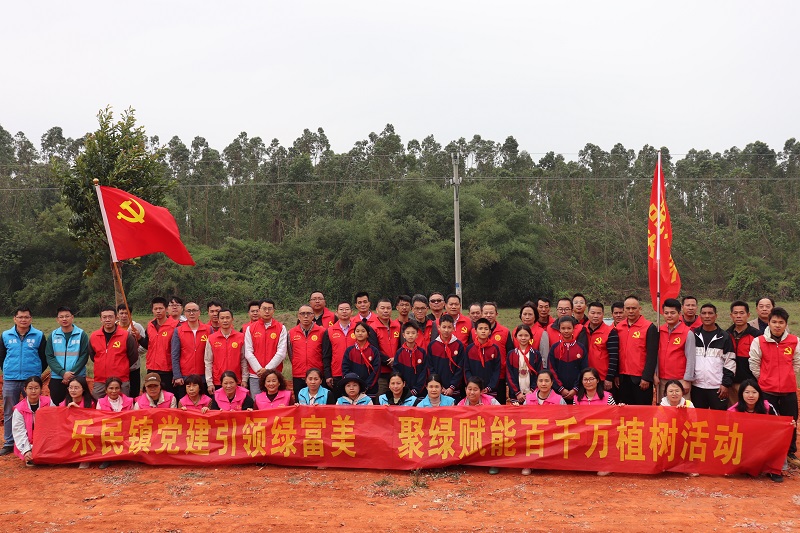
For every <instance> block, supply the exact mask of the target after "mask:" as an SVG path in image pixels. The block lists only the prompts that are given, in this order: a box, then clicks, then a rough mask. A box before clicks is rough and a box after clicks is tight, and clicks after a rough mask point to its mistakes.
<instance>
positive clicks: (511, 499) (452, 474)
mask: <svg viewBox="0 0 800 533" xmlns="http://www.w3.org/2000/svg"><path fill="white" fill-rule="evenodd" d="M785 474H786V475H784V482H783V483H773V482H772V481H770V480H769V479H768V478H766V477H763V476H762V477H759V478H756V479H753V478H750V477H747V476H730V477H723V476H700V477H688V476H686V475H683V474H672V473H665V474H660V475H656V476H646V475H634V474H613V475H611V476H608V477H598V476H596V475H594V474H591V473H584V472H560V471H550V470H543V471H534V473H533V475H531V476H529V477H524V476H522V475H520V472H519V470H518V469H513V470H512V469H503V470H502V471H501V473H500V474H499V475H496V476H491V475H489V474H488V472H487V469H486V468H477V467H452V468H448V469H445V470H436V471H421V472H397V471H380V470H344V469H333V468H331V469H326V470H316V469H313V470H309V469H306V468H294V467H279V466H272V465H268V466H265V467H263V468H261V467H257V466H255V465H246V466H225V467H220V468H214V467H211V466H209V467H206V468H197V467H152V466H147V465H141V464H138V463H129V462H122V463H113V464H112V465H111V467H109V468H108V469H106V470H99V469H98V468H97V465H96V464H94V465H92V468H90V469H86V470H79V469H78V468H77V466H75V465H69V466H38V467H26V466H24V464H23V462H22V461H20V460H19V459H17V457H16V456H14V455H11V456H6V457H3V458H0V478H2V479H6V480H13V481H12V482H11V483H8V482H6V483H5V484H4V486H5V490H4V492H3V493H0V524H1V525H0V531H3V532H7V531H8V532H10V531H26V532H27V531H37V532H38V531H43V532H70V531H80V532H85V531H119V532H140V531H142V532H145V531H146V532H149V531H152V532H195V531H212V530H219V531H229V530H230V528H232V527H235V528H236V530H237V531H241V532H249V531H308V530H311V531H313V530H315V529H316V530H319V529H321V530H323V531H327V530H330V529H339V530H341V531H352V530H355V529H362V530H363V529H366V530H367V531H387V532H393V531H398V532H400V531H402V532H413V531H424V532H427V531H448V532H449V531H553V530H556V531H558V530H565V529H568V528H569V529H573V530H586V531H592V532H599V531H624V532H626V533H627V532H634V531H645V530H650V531H666V530H669V531H673V532H674V531H695V532H697V531H723V530H733V531H738V530H764V531H800V470H797V469H792V470H790V471H789V472H788V473H785Z"/></svg>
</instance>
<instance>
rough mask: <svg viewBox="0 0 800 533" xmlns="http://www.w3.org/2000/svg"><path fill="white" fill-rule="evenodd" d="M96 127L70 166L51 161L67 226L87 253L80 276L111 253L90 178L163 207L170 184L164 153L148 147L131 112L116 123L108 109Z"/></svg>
mask: <svg viewBox="0 0 800 533" xmlns="http://www.w3.org/2000/svg"><path fill="white" fill-rule="evenodd" d="M97 119H98V122H99V124H100V128H99V129H98V130H97V131H95V132H94V133H91V134H89V135H88V136H87V137H86V142H85V150H84V151H83V153H81V154H80V155H78V157H77V158H76V159H75V162H74V164H69V165H67V164H64V163H63V162H60V161H58V160H54V161H53V166H54V171H55V173H56V176H57V177H58V180H59V185H60V188H61V194H62V197H63V198H64V202H65V203H66V205H67V207H68V208H69V209H70V211H71V212H72V217H71V218H70V220H69V223H68V228H69V232H70V236H72V238H74V239H75V240H76V241H77V243H78V245H79V246H80V248H81V249H82V250H83V251H84V252H85V254H86V270H85V271H84V274H86V275H91V274H93V273H94V272H95V271H96V270H97V269H98V268H99V267H100V265H101V264H102V263H104V262H105V261H107V260H108V257H109V249H108V241H107V239H106V234H105V228H104V226H103V219H102V216H101V214H100V206H99V204H98V201H97V195H96V193H95V189H94V184H93V180H94V179H97V180H99V181H100V185H106V186H111V187H116V188H119V189H122V190H124V191H126V192H129V193H131V194H133V195H136V196H138V197H140V198H142V199H144V200H145V201H147V202H150V203H152V204H156V205H159V204H162V203H163V201H164V197H165V194H166V191H167V188H168V186H169V183H168V182H167V180H166V177H165V167H164V165H163V164H162V163H161V159H162V158H163V156H164V151H163V150H162V149H153V148H152V147H150V148H148V143H149V142H150V140H148V138H147V136H146V135H145V131H144V128H143V127H141V126H137V125H136V119H135V117H134V110H133V109H128V110H127V111H125V112H123V113H122V116H121V117H120V120H118V121H116V122H115V121H114V114H113V112H112V111H111V108H110V107H106V108H105V109H103V110H101V111H100V112H99V113H98V114H97Z"/></svg>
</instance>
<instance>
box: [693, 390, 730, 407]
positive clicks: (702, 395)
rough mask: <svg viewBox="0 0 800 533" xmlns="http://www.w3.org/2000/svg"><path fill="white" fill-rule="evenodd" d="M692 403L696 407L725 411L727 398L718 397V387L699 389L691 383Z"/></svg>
mask: <svg viewBox="0 0 800 533" xmlns="http://www.w3.org/2000/svg"><path fill="white" fill-rule="evenodd" d="M692 403H693V404H694V406H695V408H696V409H714V410H715V411H727V409H728V400H727V399H726V400H720V399H719V389H701V388H700V387H695V386H694V385H692Z"/></svg>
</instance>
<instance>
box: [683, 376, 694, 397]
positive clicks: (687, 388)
mask: <svg viewBox="0 0 800 533" xmlns="http://www.w3.org/2000/svg"><path fill="white" fill-rule="evenodd" d="M681 386H682V387H683V393H684V394H689V393H690V392H692V383H691V382H689V381H686V380H685V379H682V380H681Z"/></svg>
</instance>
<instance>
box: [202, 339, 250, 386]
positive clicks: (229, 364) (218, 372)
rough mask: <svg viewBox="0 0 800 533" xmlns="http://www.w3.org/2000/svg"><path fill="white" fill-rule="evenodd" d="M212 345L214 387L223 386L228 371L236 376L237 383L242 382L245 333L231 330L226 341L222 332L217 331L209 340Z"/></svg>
mask: <svg viewBox="0 0 800 533" xmlns="http://www.w3.org/2000/svg"><path fill="white" fill-rule="evenodd" d="M208 342H209V344H210V345H211V355H212V356H213V358H214V360H213V362H212V363H211V379H212V380H213V382H214V385H221V384H222V373H223V372H225V371H226V370H230V371H232V372H233V373H234V374H236V382H237V383H241V382H242V353H243V350H244V333H241V332H239V331H236V330H231V334H230V335H229V336H228V338H227V339H226V338H225V336H224V335H223V334H222V332H221V331H215V332H214V333H212V334H211V336H210V337H209V338H208Z"/></svg>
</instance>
